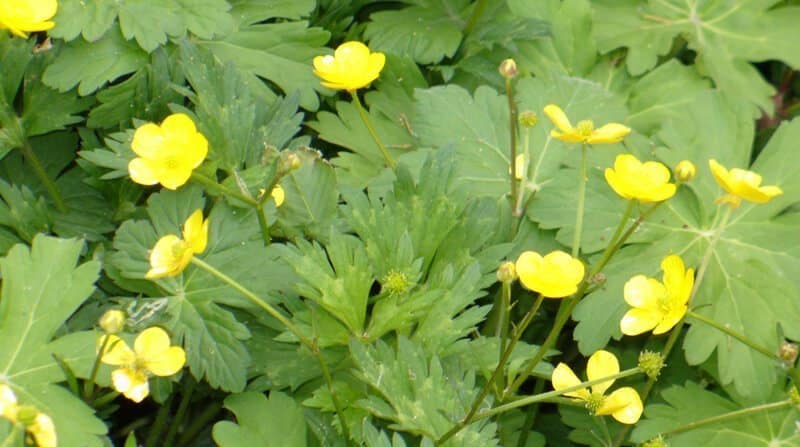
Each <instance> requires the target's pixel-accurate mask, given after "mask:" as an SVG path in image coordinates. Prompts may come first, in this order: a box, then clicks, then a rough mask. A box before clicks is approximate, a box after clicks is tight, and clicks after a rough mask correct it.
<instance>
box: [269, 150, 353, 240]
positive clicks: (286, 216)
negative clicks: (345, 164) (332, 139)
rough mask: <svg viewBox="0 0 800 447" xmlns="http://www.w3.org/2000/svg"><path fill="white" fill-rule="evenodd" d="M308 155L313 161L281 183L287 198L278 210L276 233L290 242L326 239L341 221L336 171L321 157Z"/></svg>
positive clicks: (304, 163) (307, 162)
mask: <svg viewBox="0 0 800 447" xmlns="http://www.w3.org/2000/svg"><path fill="white" fill-rule="evenodd" d="M306 155H308V156H309V157H310V160H307V161H304V162H303V164H302V166H301V167H300V169H297V170H295V171H292V172H291V173H290V174H289V175H288V176H286V177H284V178H283V179H282V180H281V183H280V184H281V187H282V188H283V190H284V192H285V194H286V198H285V201H284V203H283V205H281V206H280V208H278V221H277V225H276V228H275V230H276V232H277V233H278V234H279V235H281V236H283V237H285V238H287V239H296V238H298V237H301V236H305V237H308V238H311V239H315V240H326V239H327V237H328V233H329V230H330V228H331V226H332V225H335V224H336V222H337V220H338V212H339V211H338V202H339V193H338V190H337V179H336V172H335V171H334V169H333V167H332V166H331V165H330V164H328V162H327V161H325V160H323V159H322V158H320V157H319V155H318V154H311V153H306Z"/></svg>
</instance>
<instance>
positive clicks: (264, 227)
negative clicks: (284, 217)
mask: <svg viewBox="0 0 800 447" xmlns="http://www.w3.org/2000/svg"><path fill="white" fill-rule="evenodd" d="M256 215H257V216H258V226H259V227H260V228H261V237H262V238H263V239H264V245H269V244H270V243H271V242H272V237H271V236H270V235H269V225H268V224H267V216H265V215H264V205H262V203H261V202H258V203H257V204H256Z"/></svg>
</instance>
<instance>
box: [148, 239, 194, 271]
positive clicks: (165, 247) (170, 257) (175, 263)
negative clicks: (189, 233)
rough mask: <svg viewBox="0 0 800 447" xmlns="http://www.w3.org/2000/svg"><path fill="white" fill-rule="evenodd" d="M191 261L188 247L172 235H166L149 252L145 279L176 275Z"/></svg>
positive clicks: (190, 251) (190, 252)
mask: <svg viewBox="0 0 800 447" xmlns="http://www.w3.org/2000/svg"><path fill="white" fill-rule="evenodd" d="M191 260H192V250H191V248H190V247H189V245H188V244H187V243H186V242H185V241H183V240H182V239H180V238H179V237H178V236H175V235H174V234H168V235H166V236H164V237H162V238H161V239H159V240H158V242H156V245H155V246H154V247H153V249H152V250H151V251H150V270H149V271H148V272H147V274H145V275H144V277H145V278H147V279H156V278H163V277H165V276H175V275H178V274H179V273H180V272H182V271H183V269H185V268H186V266H187V265H189V262H191Z"/></svg>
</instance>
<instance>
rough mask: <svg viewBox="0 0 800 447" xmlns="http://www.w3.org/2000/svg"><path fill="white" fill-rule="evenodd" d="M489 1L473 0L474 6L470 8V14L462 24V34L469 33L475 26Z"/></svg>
mask: <svg viewBox="0 0 800 447" xmlns="http://www.w3.org/2000/svg"><path fill="white" fill-rule="evenodd" d="M488 3H489V2H488V1H487V0H478V1H477V2H475V7H474V8H473V9H472V14H471V15H470V16H469V19H468V20H467V24H466V25H465V26H464V35H465V36H467V35H469V34H470V33H471V32H472V30H473V29H474V28H475V25H477V24H478V20H480V18H481V16H482V15H483V11H485V10H486V5H487V4H488Z"/></svg>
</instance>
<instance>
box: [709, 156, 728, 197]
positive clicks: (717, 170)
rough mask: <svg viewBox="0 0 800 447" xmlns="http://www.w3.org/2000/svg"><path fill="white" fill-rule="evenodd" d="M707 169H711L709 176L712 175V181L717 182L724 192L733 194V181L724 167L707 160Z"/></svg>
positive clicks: (715, 161) (714, 161) (712, 160)
mask: <svg viewBox="0 0 800 447" xmlns="http://www.w3.org/2000/svg"><path fill="white" fill-rule="evenodd" d="M708 167H709V168H711V174H713V175H714V179H715V180H716V181H717V183H718V184H719V186H721V187H722V189H724V190H725V191H727V192H730V193H733V192H734V186H733V182H732V181H733V179H732V178H731V175H730V173H729V172H728V170H727V169H725V166H722V165H721V164H719V163H717V160H714V159H711V160H708Z"/></svg>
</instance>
